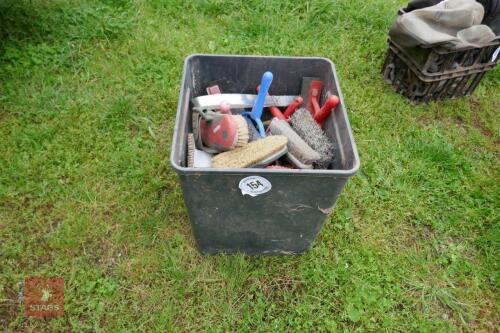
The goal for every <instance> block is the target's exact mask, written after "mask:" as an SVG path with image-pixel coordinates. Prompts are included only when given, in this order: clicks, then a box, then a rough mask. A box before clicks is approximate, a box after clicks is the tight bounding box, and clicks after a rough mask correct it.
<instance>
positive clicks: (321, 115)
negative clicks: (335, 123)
mask: <svg viewBox="0 0 500 333" xmlns="http://www.w3.org/2000/svg"><path fill="white" fill-rule="evenodd" d="M339 103H340V99H339V98H338V97H337V96H335V95H330V96H329V97H328V98H327V100H326V102H325V104H323V107H322V108H321V109H320V110H319V111H318V112H316V114H315V115H314V120H315V121H316V122H317V123H318V125H320V126H323V122H324V121H325V120H326V118H328V116H329V115H330V113H331V112H332V110H333V109H335V107H336V106H337V105H339Z"/></svg>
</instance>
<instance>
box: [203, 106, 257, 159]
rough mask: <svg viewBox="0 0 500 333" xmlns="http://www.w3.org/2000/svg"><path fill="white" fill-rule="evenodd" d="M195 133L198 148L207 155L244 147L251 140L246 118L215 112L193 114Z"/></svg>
mask: <svg viewBox="0 0 500 333" xmlns="http://www.w3.org/2000/svg"><path fill="white" fill-rule="evenodd" d="M193 133H194V138H195V142H196V147H197V148H199V149H202V150H204V151H206V152H207V153H219V152H222V151H227V150H231V149H235V148H237V147H242V146H244V145H246V144H247V143H248V140H249V128H248V125H247V122H246V120H245V118H243V117H242V116H240V115H230V114H222V113H219V112H213V111H204V112H203V111H196V112H193Z"/></svg>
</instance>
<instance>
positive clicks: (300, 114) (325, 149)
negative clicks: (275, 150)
mask: <svg viewBox="0 0 500 333" xmlns="http://www.w3.org/2000/svg"><path fill="white" fill-rule="evenodd" d="M290 122H291V123H292V127H293V129H294V130H295V131H296V132H297V134H298V135H300V137H301V138H302V139H304V141H305V142H307V144H308V145H309V146H311V148H312V149H314V150H315V151H317V152H318V153H319V154H320V156H321V158H320V160H319V161H318V162H316V164H317V165H318V166H319V167H328V165H329V164H330V163H331V162H332V160H333V158H334V155H335V146H334V144H333V142H332V141H331V140H330V138H329V137H328V136H327V135H326V134H325V132H323V130H322V129H321V127H319V125H318V124H317V123H316V122H315V121H314V119H313V117H312V116H311V113H309V111H307V109H304V108H301V109H299V110H297V111H295V113H294V114H293V115H292V116H291V117H290Z"/></svg>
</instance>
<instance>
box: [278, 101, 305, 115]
mask: <svg viewBox="0 0 500 333" xmlns="http://www.w3.org/2000/svg"><path fill="white" fill-rule="evenodd" d="M303 102H304V99H303V98H302V97H300V96H297V97H295V99H294V100H293V102H292V103H290V105H288V107H287V108H286V109H285V112H283V116H285V118H286V119H287V120H288V118H290V116H291V115H292V114H293V113H294V112H295V110H297V109H298V108H299V106H301V105H302V103H303Z"/></svg>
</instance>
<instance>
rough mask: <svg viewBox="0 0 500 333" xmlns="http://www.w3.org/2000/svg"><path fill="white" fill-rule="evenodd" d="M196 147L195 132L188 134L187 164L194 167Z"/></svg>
mask: <svg viewBox="0 0 500 333" xmlns="http://www.w3.org/2000/svg"><path fill="white" fill-rule="evenodd" d="M195 149H196V146H195V141H194V135H193V133H188V135H187V165H188V167H189V168H192V167H193V165H194V150H195Z"/></svg>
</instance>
